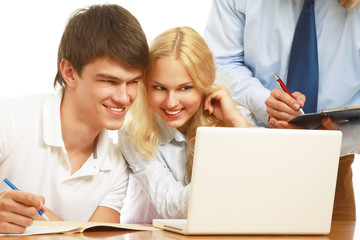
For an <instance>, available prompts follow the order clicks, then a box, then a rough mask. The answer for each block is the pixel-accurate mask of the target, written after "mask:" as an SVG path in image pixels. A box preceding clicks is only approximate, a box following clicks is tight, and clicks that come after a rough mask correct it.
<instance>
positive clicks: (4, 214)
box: [0, 190, 46, 233]
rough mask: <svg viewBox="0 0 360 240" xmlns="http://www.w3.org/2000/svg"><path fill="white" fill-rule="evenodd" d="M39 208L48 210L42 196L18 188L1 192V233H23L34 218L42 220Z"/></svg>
mask: <svg viewBox="0 0 360 240" xmlns="http://www.w3.org/2000/svg"><path fill="white" fill-rule="evenodd" d="M38 210H42V211H43V212H45V211H46V209H45V207H44V198H43V197H42V196H38V195H35V194H32V193H28V192H22V191H16V190H10V191H6V192H2V193H0V233H23V232H24V231H25V230H26V227H28V226H30V225H31V224H32V222H33V220H40V218H41V216H40V215H39V213H38Z"/></svg>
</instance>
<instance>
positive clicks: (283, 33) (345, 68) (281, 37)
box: [204, 0, 360, 153]
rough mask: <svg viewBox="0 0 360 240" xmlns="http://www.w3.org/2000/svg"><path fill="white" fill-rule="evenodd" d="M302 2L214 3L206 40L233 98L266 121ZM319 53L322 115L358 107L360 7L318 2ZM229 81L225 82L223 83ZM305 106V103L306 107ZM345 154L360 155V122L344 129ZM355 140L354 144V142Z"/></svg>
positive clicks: (215, 0)
mask: <svg viewBox="0 0 360 240" xmlns="http://www.w3.org/2000/svg"><path fill="white" fill-rule="evenodd" d="M303 3H304V0H270V1H269V0H248V1H246V0H213V6H212V9H211V12H210V17H209V20H208V23H207V26H206V29H205V34H204V36H205V40H206V41H207V43H208V45H209V47H210V49H211V50H212V51H213V53H214V55H215V57H216V60H217V63H218V67H219V72H221V76H222V79H223V81H222V82H221V83H222V84H225V85H226V86H228V88H229V90H230V92H231V95H232V96H233V98H234V99H235V101H237V102H238V103H240V104H242V105H244V106H245V107H247V108H249V109H250V110H251V111H252V112H253V113H254V114H255V117H256V118H257V119H258V120H259V121H261V122H262V123H267V121H268V117H269V116H268V114H267V113H266V105H265V100H266V99H267V98H268V97H269V95H270V91H271V90H272V89H274V88H277V87H278V86H277V83H276V81H275V79H274V76H273V73H277V74H278V75H279V76H280V77H281V78H282V80H283V81H284V82H285V84H286V79H287V71H288V62H289V54H290V48H291V43H292V39H293V34H294V31H295V26H296V23H297V20H298V17H299V15H300V12H301V8H302V5H303ZM315 19H316V31H317V38H318V54H319V95H318V106H317V109H318V111H320V110H323V109H329V108H337V107H345V106H359V105H360V9H352V10H346V9H344V8H343V7H341V6H340V5H339V3H338V1H337V0H316V1H315ZM224 79H225V80H224ZM305 104H306V103H305ZM340 129H341V130H342V131H343V133H344V136H346V139H345V140H344V141H343V153H349V152H357V151H359V148H360V146H359V145H360V144H359V141H360V140H359V138H358V137H359V136H360V127H359V124H358V123H354V124H350V125H347V126H346V127H343V126H340ZM354 140H355V142H354Z"/></svg>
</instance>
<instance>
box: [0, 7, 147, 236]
mask: <svg viewBox="0 0 360 240" xmlns="http://www.w3.org/2000/svg"><path fill="white" fill-rule="evenodd" d="M148 59H149V50H148V45H147V40H146V37H145V34H144V32H143V30H142V28H141V26H140V24H139V22H138V21H137V20H136V18H135V17H134V16H133V15H132V14H131V13H130V12H128V11H127V10H126V9H124V8H122V7H120V6H118V5H94V6H90V7H89V8H86V9H80V10H78V11H76V12H75V13H74V14H73V16H72V17H71V18H70V20H69V22H68V24H67V26H66V29H65V31H64V33H63V36H62V39H61V42H60V46H59V51H58V72H57V75H56V78H55V83H54V84H55V85H57V84H58V85H60V86H61V87H62V89H61V90H60V91H59V92H58V93H57V94H49V95H34V96H24V97H19V98H1V99H0V171H1V174H0V175H1V178H4V177H6V178H8V179H9V180H11V181H12V182H13V183H14V185H16V186H17V187H18V188H20V189H21V190H22V191H13V190H9V189H8V187H7V186H6V185H5V184H4V183H2V184H0V216H1V218H0V233H21V232H24V231H25V229H26V227H27V226H30V225H31V223H32V221H33V220H36V219H39V218H40V215H39V214H38V210H42V211H44V212H45V213H46V215H47V216H48V217H49V218H50V220H61V219H63V220H72V221H100V222H119V221H120V210H121V208H122V205H123V198H124V197H125V193H126V189H127V183H128V174H129V173H128V169H127V166H126V164H125V161H124V159H123V158H122V155H121V153H119V151H118V150H117V148H116V147H115V146H113V144H112V142H111V140H110V139H109V137H108V136H107V133H106V132H107V131H106V130H116V129H119V128H120V127H121V126H122V124H123V122H124V118H125V115H126V113H127V111H128V110H129V108H130V106H131V105H132V103H133V101H134V100H135V97H136V94H137V83H138V82H139V81H140V80H141V79H142V78H143V76H144V72H145V69H146V68H147V66H148V61H149V60H148ZM37 67H41V65H38V66H37ZM39 70H41V68H39ZM1 182H2V179H1ZM40 195H41V196H40ZM45 200H46V201H45ZM45 206H46V208H45Z"/></svg>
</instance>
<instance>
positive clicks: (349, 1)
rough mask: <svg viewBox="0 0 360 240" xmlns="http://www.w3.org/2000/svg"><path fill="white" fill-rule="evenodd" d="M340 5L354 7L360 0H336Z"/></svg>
mask: <svg viewBox="0 0 360 240" xmlns="http://www.w3.org/2000/svg"><path fill="white" fill-rule="evenodd" d="M338 1H339V3H340V4H341V6H343V7H344V8H346V9H349V10H350V9H354V8H358V7H359V6H360V0H338Z"/></svg>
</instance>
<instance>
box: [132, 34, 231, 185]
mask: <svg viewBox="0 0 360 240" xmlns="http://www.w3.org/2000/svg"><path fill="white" fill-rule="evenodd" d="M168 56H174V57H175V58H176V59H177V60H179V61H181V62H182V63H183V64H184V66H185V67H186V70H187V71H188V73H189V75H190V77H191V78H192V80H193V81H194V85H195V87H197V88H198V89H200V90H201V92H202V96H203V97H202V103H203V100H204V98H205V96H206V95H207V94H208V93H210V92H212V91H214V90H215V88H214V87H213V84H214V81H215V72H216V70H215V63H214V58H213V55H212V53H211V51H210V49H209V48H208V46H207V45H206V43H205V41H204V39H203V38H202V37H201V36H200V35H199V34H198V33H197V32H196V31H195V30H194V29H192V28H190V27H179V28H172V29H169V30H167V31H166V32H164V33H162V34H160V35H159V36H158V37H156V38H155V39H154V40H153V42H152V43H151V45H150V67H149V70H151V67H152V66H153V64H154V62H155V61H156V60H157V59H159V58H163V57H168ZM169 79H171V78H169ZM147 84H148V78H145V80H144V82H141V83H139V86H138V96H137V98H136V100H135V102H134V105H133V107H132V108H131V111H132V112H131V114H132V116H133V118H132V120H131V121H130V124H129V126H128V128H129V129H130V130H131V132H132V133H133V138H132V140H133V142H134V144H135V145H136V146H137V148H138V149H139V150H140V151H141V152H143V153H144V154H145V155H146V156H147V157H151V156H154V154H155V152H156V150H157V148H158V146H159V134H158V132H157V129H156V126H155V115H154V111H153V110H152V109H151V107H150V106H149V103H148V99H147V98H148V96H147V91H146V89H147ZM189 121H190V124H189V126H188V128H187V130H186V133H185V136H186V137H187V139H188V141H189V148H190V153H189V156H188V158H187V162H186V166H187V173H186V175H185V179H184V181H185V182H187V181H188V182H189V181H190V176H191V171H192V163H193V155H194V146H195V137H196V129H197V128H198V127H199V126H225V123H223V122H221V121H220V120H218V119H216V118H215V117H214V116H213V115H211V114H209V113H208V112H207V111H204V110H203V104H201V105H200V107H199V109H198V110H197V111H196V113H195V114H194V115H193V116H192V118H191V119H190V120H189Z"/></svg>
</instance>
